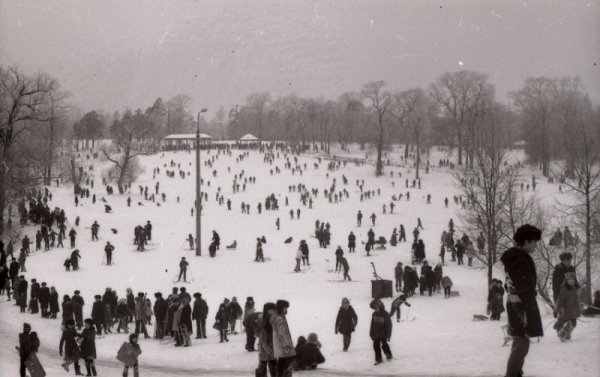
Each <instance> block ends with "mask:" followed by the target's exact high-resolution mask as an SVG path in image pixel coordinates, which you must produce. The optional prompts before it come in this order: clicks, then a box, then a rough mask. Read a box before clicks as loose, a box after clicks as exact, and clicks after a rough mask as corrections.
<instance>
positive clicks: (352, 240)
mask: <svg viewBox="0 0 600 377" xmlns="http://www.w3.org/2000/svg"><path fill="white" fill-rule="evenodd" d="M355 251H356V236H355V235H354V233H353V232H350V234H349V235H348V252H349V253H354V252H355Z"/></svg>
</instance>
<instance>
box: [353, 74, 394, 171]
mask: <svg viewBox="0 0 600 377" xmlns="http://www.w3.org/2000/svg"><path fill="white" fill-rule="evenodd" d="M386 85H387V83H386V82H385V81H374V82H370V83H367V84H365V85H364V86H363V89H362V90H361V92H360V93H361V95H362V97H363V99H366V100H367V101H369V104H370V106H371V109H372V110H373V111H374V115H375V118H376V123H375V125H376V127H377V143H376V146H377V162H376V164H375V175H376V176H378V177H379V176H381V175H382V174H383V161H382V153H383V146H384V140H385V135H386V131H387V128H388V123H389V120H388V117H389V114H388V110H389V109H390V105H391V102H392V96H391V94H390V93H389V92H386V91H384V90H383V88H384V87H385V86H386Z"/></svg>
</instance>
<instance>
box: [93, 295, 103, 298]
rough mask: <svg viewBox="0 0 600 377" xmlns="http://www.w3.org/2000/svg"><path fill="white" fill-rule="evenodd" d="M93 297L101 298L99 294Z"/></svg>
mask: <svg viewBox="0 0 600 377" xmlns="http://www.w3.org/2000/svg"><path fill="white" fill-rule="evenodd" d="M94 298H102V296H100V295H95V296H94Z"/></svg>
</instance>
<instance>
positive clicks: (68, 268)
mask: <svg viewBox="0 0 600 377" xmlns="http://www.w3.org/2000/svg"><path fill="white" fill-rule="evenodd" d="M64 266H65V268H66V269H67V271H71V258H67V259H65V264H64Z"/></svg>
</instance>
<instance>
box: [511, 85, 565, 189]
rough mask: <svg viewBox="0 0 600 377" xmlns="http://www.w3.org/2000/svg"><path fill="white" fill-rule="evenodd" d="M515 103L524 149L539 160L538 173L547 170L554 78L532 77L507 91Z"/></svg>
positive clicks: (553, 112) (555, 99) (553, 99)
mask: <svg viewBox="0 0 600 377" xmlns="http://www.w3.org/2000/svg"><path fill="white" fill-rule="evenodd" d="M511 96H512V98H513V99H514V104H515V107H516V108H517V109H518V110H519V112H520V114H519V115H520V118H521V123H522V127H523V130H524V135H525V139H526V142H527V149H526V150H527V152H528V153H529V155H530V156H531V157H533V159H534V160H535V161H539V162H540V166H541V169H542V175H543V176H544V177H547V176H548V175H549V174H550V159H551V158H552V156H551V154H550V151H551V150H552V148H551V146H552V145H551V141H552V138H551V136H552V132H551V129H552V126H553V122H554V121H555V115H556V101H557V96H556V80H554V79H549V78H546V77H532V78H528V79H526V80H525V86H524V87H523V89H521V90H520V91H518V92H513V93H511Z"/></svg>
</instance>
